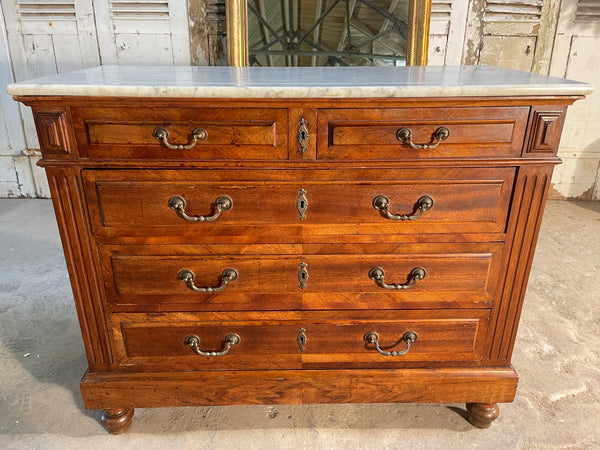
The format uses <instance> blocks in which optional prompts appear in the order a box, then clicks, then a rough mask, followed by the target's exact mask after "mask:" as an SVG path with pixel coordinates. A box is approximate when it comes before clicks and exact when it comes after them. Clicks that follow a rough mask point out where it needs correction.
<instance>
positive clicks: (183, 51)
mask: <svg viewBox="0 0 600 450" xmlns="http://www.w3.org/2000/svg"><path fill="white" fill-rule="evenodd" d="M94 11H95V14H96V23H97V26H98V43H99V48H100V54H101V57H102V63H103V64H140V65H165V64H176V65H186V64H190V63H191V51H190V38H189V25H188V18H187V11H188V10H187V0H169V1H166V0H146V1H142V0H101V1H99V0H96V1H94Z"/></svg>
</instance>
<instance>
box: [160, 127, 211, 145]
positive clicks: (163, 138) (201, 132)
mask: <svg viewBox="0 0 600 450" xmlns="http://www.w3.org/2000/svg"><path fill="white" fill-rule="evenodd" d="M152 136H153V137H154V139H156V140H157V141H158V142H161V143H162V144H164V146H165V147H167V148H170V149H171V150H189V149H190V148H194V146H195V145H196V144H197V143H198V142H202V141H205V140H206V138H207V137H208V132H207V131H206V130H205V129H204V128H196V129H194V131H192V142H190V143H189V144H187V145H176V144H169V132H168V131H167V129H166V128H163V127H156V128H155V129H154V131H153V132H152Z"/></svg>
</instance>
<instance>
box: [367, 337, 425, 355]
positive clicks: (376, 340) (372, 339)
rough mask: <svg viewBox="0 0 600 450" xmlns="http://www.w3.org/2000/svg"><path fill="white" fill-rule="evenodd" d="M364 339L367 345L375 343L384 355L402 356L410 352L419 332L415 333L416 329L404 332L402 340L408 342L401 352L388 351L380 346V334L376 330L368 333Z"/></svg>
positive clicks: (376, 347)
mask: <svg viewBox="0 0 600 450" xmlns="http://www.w3.org/2000/svg"><path fill="white" fill-rule="evenodd" d="M363 339H364V341H365V344H367V345H370V344H375V349H376V350H377V351H378V352H379V353H381V354H382V355H383V356H402V355H406V354H407V353H408V351H409V350H410V344H412V343H413V342H415V341H416V340H417V333H415V332H414V331H407V332H406V333H404V336H402V339H401V340H402V341H404V342H406V348H405V349H404V350H402V351H399V352H395V351H394V352H386V351H384V350H382V349H381V347H379V336H378V335H377V333H375V332H374V331H370V332H368V333H366V334H365V335H364V337H363Z"/></svg>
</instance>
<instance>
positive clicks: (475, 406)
mask: <svg viewBox="0 0 600 450" xmlns="http://www.w3.org/2000/svg"><path fill="white" fill-rule="evenodd" d="M467 413H468V416H467V417H468V419H469V422H470V423H471V425H473V426H475V427H477V428H489V426H490V425H491V424H492V422H493V421H494V420H496V419H497V418H498V416H499V415H500V408H499V407H498V404H497V403H467Z"/></svg>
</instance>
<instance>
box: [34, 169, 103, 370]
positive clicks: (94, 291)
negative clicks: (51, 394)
mask: <svg viewBox="0 0 600 450" xmlns="http://www.w3.org/2000/svg"><path fill="white" fill-rule="evenodd" d="M46 171H47V175H48V181H49V185H50V191H51V193H52V202H53V204H54V210H55V213H56V219H57V222H58V229H59V231H60V235H61V240H62V244H63V250H64V253H65V259H66V262H67V268H68V270H69V276H70V278H71V286H72V288H73V296H74V298H75V306H76V307H77V315H78V317H79V323H80V325H81V334H82V337H83V342H84V345H85V349H86V355H87V358H88V364H89V367H90V369H91V370H96V371H100V370H106V369H107V368H108V366H109V365H110V364H111V363H112V350H111V344H110V339H109V331H108V326H107V323H106V321H105V316H104V309H103V305H104V299H103V292H102V289H101V287H100V283H99V278H98V277H99V269H97V266H96V262H95V256H94V250H93V240H92V237H91V234H90V232H89V228H88V220H87V207H86V204H85V199H84V196H83V189H82V185H81V180H80V177H79V173H78V170H77V169H56V168H52V169H50V168H48V169H46Z"/></svg>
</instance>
